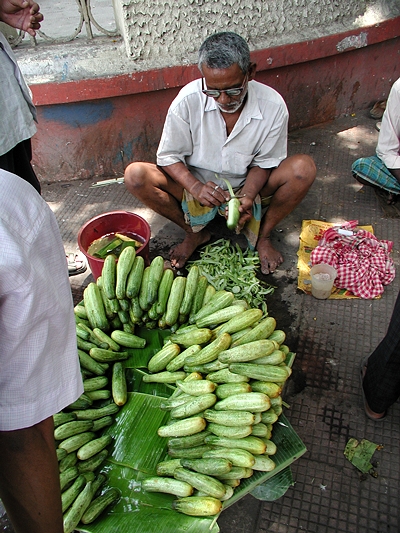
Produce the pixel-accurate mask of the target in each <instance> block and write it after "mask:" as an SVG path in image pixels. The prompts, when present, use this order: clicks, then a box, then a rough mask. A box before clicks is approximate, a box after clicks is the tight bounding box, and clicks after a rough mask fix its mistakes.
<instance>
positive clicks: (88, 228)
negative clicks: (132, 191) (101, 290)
mask: <svg viewBox="0 0 400 533" xmlns="http://www.w3.org/2000/svg"><path fill="white" fill-rule="evenodd" d="M115 232H118V233H133V234H134V235H135V238H137V240H138V241H141V242H143V245H142V246H141V247H140V248H138V249H137V250H136V255H141V256H142V257H143V259H144V260H145V263H146V265H148V264H149V242H150V237H151V229H150V226H149V224H148V222H146V220H144V218H142V217H141V216H139V215H137V214H136V213H131V212H130V211H110V212H108V213H103V214H101V215H98V216H97V217H94V218H92V219H90V220H88V222H86V223H85V224H84V225H83V226H82V227H81V229H80V230H79V233H78V246H79V249H80V250H81V252H82V253H83V254H84V255H85V256H86V258H87V261H88V263H89V267H90V270H91V271H92V274H93V277H94V279H95V280H97V278H98V277H99V276H100V275H101V271H102V269H103V264H104V259H99V258H97V257H93V256H92V255H90V254H88V252H87V250H88V248H89V246H90V245H91V244H92V242H93V241H94V240H96V239H100V237H104V236H105V235H108V234H110V233H115Z"/></svg>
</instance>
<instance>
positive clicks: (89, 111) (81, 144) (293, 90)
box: [31, 17, 400, 181]
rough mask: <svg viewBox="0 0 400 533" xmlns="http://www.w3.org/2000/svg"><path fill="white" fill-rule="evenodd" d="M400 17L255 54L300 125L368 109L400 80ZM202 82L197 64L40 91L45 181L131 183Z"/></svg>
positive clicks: (43, 86) (38, 147)
mask: <svg viewBox="0 0 400 533" xmlns="http://www.w3.org/2000/svg"><path fill="white" fill-rule="evenodd" d="M399 55H400V17H397V18H394V19H390V20H387V21H385V22H383V23H381V24H376V25H373V26H370V27H364V28H363V29H362V30H353V31H348V32H343V33H340V34H334V35H331V36H326V37H322V38H318V39H313V40H308V41H301V42H298V43H293V44H286V45H281V46H277V47H272V48H267V49H259V50H254V51H253V52H252V58H253V60H254V61H256V62H257V64H258V74H257V76H256V78H257V79H258V80H259V81H261V82H263V83H267V84H269V85H271V86H272V87H274V88H275V89H277V90H278V91H279V92H280V93H281V94H282V96H283V97H284V98H285V100H286V102H287V104H288V108H289V112H290V128H291V129H296V128H300V127H307V126H311V125H314V124H318V123H321V122H325V121H329V120H332V119H334V118H336V117H339V116H341V115H343V114H348V113H353V112H357V111H359V110H366V109H367V108H368V107H370V106H372V105H373V103H374V102H375V101H376V100H378V99H381V98H385V97H386V96H387V94H388V92H389V90H390V87H391V85H392V83H393V82H394V81H395V80H396V79H397V78H398V77H399V76H400V68H399ZM198 76H199V72H198V69H197V66H196V65H193V64H192V65H188V66H172V67H168V68H159V69H150V70H147V71H144V72H132V73H129V74H115V75H114V76H107V77H103V78H95V79H78V80H68V79H66V80H65V81H59V82H51V83H36V84H35V83H34V84H31V88H32V92H33V95H34V101H35V103H36V104H37V106H38V113H39V128H38V133H37V134H36V136H35V137H34V153H35V156H34V164H35V168H36V171H37V173H38V175H39V177H40V178H41V179H46V180H48V181H56V180H69V179H74V178H83V177H85V178H91V179H102V178H106V177H110V176H121V175H122V173H123V170H124V168H125V167H126V165H127V164H128V163H129V162H130V161H133V160H147V161H154V158H155V152H156V149H157V145H158V141H159V138H160V135H161V130H162V125H163V122H164V117H165V114H166V112H167V109H168V106H169V104H170V102H171V101H172V99H173V98H174V96H175V95H176V94H177V92H178V90H179V89H180V87H182V86H183V85H184V84H185V83H187V82H189V81H191V80H192V79H194V78H197V77H198Z"/></svg>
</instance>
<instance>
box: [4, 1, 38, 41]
mask: <svg viewBox="0 0 400 533" xmlns="http://www.w3.org/2000/svg"><path fill="white" fill-rule="evenodd" d="M0 20H1V21H2V22H5V23H6V24H8V25H9V26H12V27H13V28H17V29H18V30H22V31H26V32H28V33H29V35H32V37H34V36H35V35H36V30H38V29H39V28H40V22H41V21H42V20H43V15H42V13H40V7H39V5H38V4H37V3H36V2H33V0H0Z"/></svg>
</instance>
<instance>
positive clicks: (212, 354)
mask: <svg viewBox="0 0 400 533" xmlns="http://www.w3.org/2000/svg"><path fill="white" fill-rule="evenodd" d="M230 344H231V336H230V335H229V333H223V334H222V335H220V336H219V337H217V338H216V339H215V340H213V341H212V342H210V343H209V344H207V345H206V346H204V347H203V348H202V349H201V350H200V352H198V353H197V354H195V355H191V356H189V357H187V358H186V359H185V365H204V364H205V363H210V362H211V361H214V360H215V359H217V357H218V355H219V353H220V352H222V351H224V350H227V349H228V348H229V346H230Z"/></svg>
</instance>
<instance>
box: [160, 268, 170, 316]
mask: <svg viewBox="0 0 400 533" xmlns="http://www.w3.org/2000/svg"><path fill="white" fill-rule="evenodd" d="M173 281H174V272H173V270H171V269H170V268H166V269H165V270H164V272H163V275H162V278H161V281H160V285H159V287H158V294H157V302H156V311H157V314H158V315H163V314H164V313H165V310H166V308H167V302H168V298H169V293H170V292H171V287H172V283H173Z"/></svg>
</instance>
